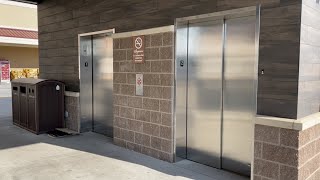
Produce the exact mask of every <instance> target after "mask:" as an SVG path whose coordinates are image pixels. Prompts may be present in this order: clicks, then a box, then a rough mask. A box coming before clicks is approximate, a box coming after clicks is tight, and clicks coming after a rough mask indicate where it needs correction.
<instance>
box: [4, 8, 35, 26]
mask: <svg viewBox="0 0 320 180" xmlns="http://www.w3.org/2000/svg"><path fill="white" fill-rule="evenodd" d="M0 26H10V27H18V28H26V29H38V17H37V9H36V8H27V7H19V6H12V5H5V4H0Z"/></svg>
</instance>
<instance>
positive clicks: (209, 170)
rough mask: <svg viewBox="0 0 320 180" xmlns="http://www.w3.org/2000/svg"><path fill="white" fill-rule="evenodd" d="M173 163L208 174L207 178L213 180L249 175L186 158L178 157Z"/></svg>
mask: <svg viewBox="0 0 320 180" xmlns="http://www.w3.org/2000/svg"><path fill="white" fill-rule="evenodd" d="M175 165H177V166H179V167H181V168H183V169H187V170H190V171H193V172H196V173H200V174H203V175H205V176H208V178H211V179H214V180H250V177H246V176H242V175H238V174H235V173H232V172H229V171H225V170H222V169H216V168H213V167H210V166H206V165H203V164H199V163H196V162H194V161H190V160H188V159H181V158H178V159H177V162H176V163H175Z"/></svg>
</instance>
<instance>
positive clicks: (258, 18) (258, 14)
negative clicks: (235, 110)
mask: <svg viewBox="0 0 320 180" xmlns="http://www.w3.org/2000/svg"><path fill="white" fill-rule="evenodd" d="M260 23H261V5H258V6H257V7H256V34H255V72H254V73H255V76H254V78H255V79H254V84H255V99H256V109H255V112H256V115H257V111H258V110H257V108H258V107H257V104H258V102H257V100H258V72H259V47H260V44H259V43H260ZM252 127H253V128H252V134H253V136H252V142H253V143H252V147H251V149H252V152H253V153H252V154H251V175H253V174H254V172H253V168H254V139H255V137H254V134H255V120H254V121H253V122H252ZM251 179H252V180H253V179H254V176H251Z"/></svg>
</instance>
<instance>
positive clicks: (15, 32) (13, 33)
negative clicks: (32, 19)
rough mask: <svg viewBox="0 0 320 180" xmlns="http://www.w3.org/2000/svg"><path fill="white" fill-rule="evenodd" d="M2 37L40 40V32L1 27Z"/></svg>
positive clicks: (0, 33)
mask: <svg viewBox="0 0 320 180" xmlns="http://www.w3.org/2000/svg"><path fill="white" fill-rule="evenodd" d="M0 36H3V37H14V38H25V39H38V31H30V30H22V29H11V28H1V27H0Z"/></svg>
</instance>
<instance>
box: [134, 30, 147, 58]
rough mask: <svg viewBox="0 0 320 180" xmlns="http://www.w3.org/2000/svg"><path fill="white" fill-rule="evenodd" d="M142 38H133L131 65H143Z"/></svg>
mask: <svg viewBox="0 0 320 180" xmlns="http://www.w3.org/2000/svg"><path fill="white" fill-rule="evenodd" d="M144 44H145V41H144V36H135V37H133V63H144V47H145V45H144Z"/></svg>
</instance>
